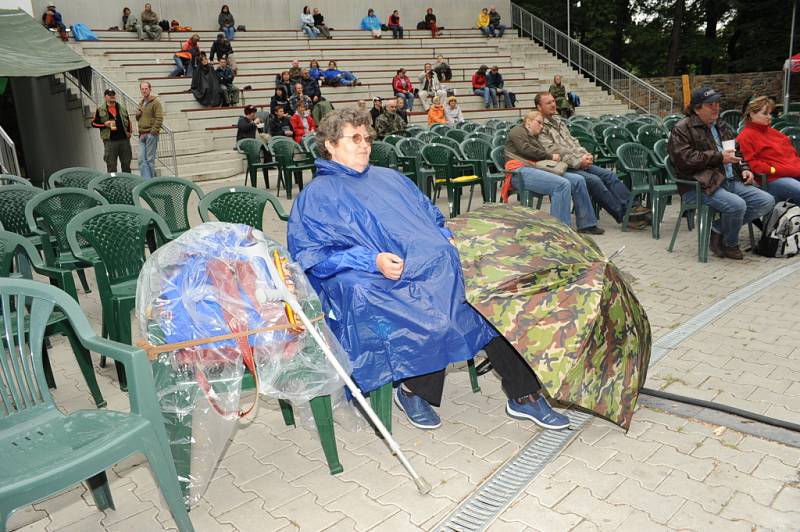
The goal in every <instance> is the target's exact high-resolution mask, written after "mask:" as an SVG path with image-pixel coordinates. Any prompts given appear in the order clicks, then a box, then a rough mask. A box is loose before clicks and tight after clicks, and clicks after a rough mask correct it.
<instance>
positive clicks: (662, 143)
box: [653, 139, 668, 168]
mask: <svg viewBox="0 0 800 532" xmlns="http://www.w3.org/2000/svg"><path fill="white" fill-rule="evenodd" d="M653 152H654V153H655V154H656V163H657V164H658V165H659V166H660V167H661V168H663V167H664V161H665V160H666V159H667V155H668V154H667V139H660V140H658V141H656V143H655V144H654V145H653Z"/></svg>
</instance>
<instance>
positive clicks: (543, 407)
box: [506, 395, 569, 429]
mask: <svg viewBox="0 0 800 532" xmlns="http://www.w3.org/2000/svg"><path fill="white" fill-rule="evenodd" d="M506 414H508V415H509V416H511V417H513V418H515V419H529V420H531V421H533V422H534V423H536V424H537V425H539V426H540V427H543V428H546V429H565V428H567V427H569V418H568V417H567V416H565V415H562V414H559V413H558V412H556V411H555V410H553V409H552V407H551V406H550V404H549V403H548V402H547V399H545V398H544V395H539V398H538V399H536V400H535V401H533V400H532V399H531V398H530V397H528V398H526V401H525V402H524V403H522V404H520V403H518V402H516V401H515V400H514V399H510V400H509V401H508V402H507V403H506Z"/></svg>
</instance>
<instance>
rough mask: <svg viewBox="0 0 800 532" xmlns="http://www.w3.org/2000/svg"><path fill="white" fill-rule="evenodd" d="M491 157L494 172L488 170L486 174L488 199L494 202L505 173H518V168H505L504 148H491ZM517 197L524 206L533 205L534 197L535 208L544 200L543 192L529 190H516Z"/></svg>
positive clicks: (538, 207)
mask: <svg viewBox="0 0 800 532" xmlns="http://www.w3.org/2000/svg"><path fill="white" fill-rule="evenodd" d="M490 156H491V159H492V165H493V166H494V168H495V171H494V172H491V171H490V172H489V174H488V181H489V183H490V184H489V187H490V188H489V198H490V199H489V201H491V202H496V201H497V185H498V184H499V183H502V182H503V181H504V180H505V178H506V174H512V175H513V174H518V173H519V170H506V169H505V168H506V155H505V148H504V147H502V146H500V147H497V148H493V149H492V152H491V155H490ZM516 193H517V197H518V198H519V201H520V203H522V204H523V205H525V206H526V207H533V200H534V199H536V207H535V208H536V209H541V208H542V201H543V200H544V194H538V193H536V192H533V191H530V190H525V189H522V190H517V191H516Z"/></svg>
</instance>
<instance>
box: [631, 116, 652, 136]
mask: <svg viewBox="0 0 800 532" xmlns="http://www.w3.org/2000/svg"><path fill="white" fill-rule="evenodd" d="M646 125H648V124H647V122H642V121H640V120H632V121H630V122H628V123H627V124H625V129H627V130H628V131H630V132H631V134H632V135H633V136H634V137H636V135H638V134H639V129H640V128H641V127H642V126H646Z"/></svg>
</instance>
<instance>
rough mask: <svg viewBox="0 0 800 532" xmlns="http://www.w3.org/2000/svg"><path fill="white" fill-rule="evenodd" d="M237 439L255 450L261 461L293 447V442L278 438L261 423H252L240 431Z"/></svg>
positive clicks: (237, 433)
mask: <svg viewBox="0 0 800 532" xmlns="http://www.w3.org/2000/svg"><path fill="white" fill-rule="evenodd" d="M294 430H302V429H294ZM235 438H236V442H237V443H240V444H244V445H247V446H248V447H250V448H251V449H253V454H254V455H255V457H256V458H259V459H260V458H261V457H263V456H267V455H270V454H274V453H277V452H280V451H282V450H284V449H287V448H289V447H291V446H292V442H290V441H286V440H282V439H280V438H278V437H277V436H275V435H274V434H273V433H272V432H271V431H270V429H269V428H267V427H265V426H264V425H261V424H259V423H252V424H250V425H249V426H247V427H245V428H240V429H238V430H237V431H236V435H235Z"/></svg>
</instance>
